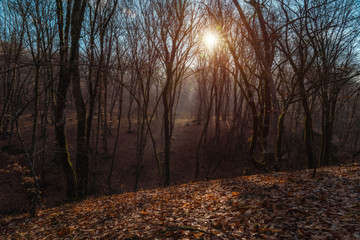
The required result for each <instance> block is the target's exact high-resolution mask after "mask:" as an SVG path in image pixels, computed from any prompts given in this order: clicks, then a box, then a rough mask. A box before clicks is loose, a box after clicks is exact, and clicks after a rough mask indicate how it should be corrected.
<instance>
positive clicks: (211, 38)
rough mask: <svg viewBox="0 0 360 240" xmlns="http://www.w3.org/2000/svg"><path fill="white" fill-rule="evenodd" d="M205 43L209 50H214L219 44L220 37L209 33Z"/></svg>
mask: <svg viewBox="0 0 360 240" xmlns="http://www.w3.org/2000/svg"><path fill="white" fill-rule="evenodd" d="M204 43H205V45H206V47H207V48H209V49H213V48H214V47H215V46H216V45H217V43H218V37H217V36H216V35H215V34H214V33H212V32H208V33H206V34H205V36H204Z"/></svg>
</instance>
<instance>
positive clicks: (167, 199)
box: [0, 163, 360, 239]
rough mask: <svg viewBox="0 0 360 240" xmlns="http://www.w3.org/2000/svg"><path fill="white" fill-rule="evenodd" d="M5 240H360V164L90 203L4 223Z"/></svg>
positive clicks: (1, 223)
mask: <svg viewBox="0 0 360 240" xmlns="http://www.w3.org/2000/svg"><path fill="white" fill-rule="evenodd" d="M0 238H1V239H360V164H359V163H354V164H346V165H341V166H334V167H326V168H322V169H318V173H317V175H316V176H315V177H312V171H309V170H302V171H293V172H278V173H269V174H258V175H250V176H243V177H237V178H227V179H222V180H211V181H203V182H195V183H189V184H183V185H178V186H171V187H167V188H157V189H153V190H142V191H139V192H131V193H124V194H119V195H111V196H103V197H100V198H89V199H87V200H84V201H81V202H76V203H69V204H66V205H62V206H59V207H55V208H51V209H45V210H40V211H39V212H38V213H37V217H35V218H32V219H29V218H28V215H26V214H24V215H16V216H14V215H13V216H7V217H4V218H2V219H1V220H0Z"/></svg>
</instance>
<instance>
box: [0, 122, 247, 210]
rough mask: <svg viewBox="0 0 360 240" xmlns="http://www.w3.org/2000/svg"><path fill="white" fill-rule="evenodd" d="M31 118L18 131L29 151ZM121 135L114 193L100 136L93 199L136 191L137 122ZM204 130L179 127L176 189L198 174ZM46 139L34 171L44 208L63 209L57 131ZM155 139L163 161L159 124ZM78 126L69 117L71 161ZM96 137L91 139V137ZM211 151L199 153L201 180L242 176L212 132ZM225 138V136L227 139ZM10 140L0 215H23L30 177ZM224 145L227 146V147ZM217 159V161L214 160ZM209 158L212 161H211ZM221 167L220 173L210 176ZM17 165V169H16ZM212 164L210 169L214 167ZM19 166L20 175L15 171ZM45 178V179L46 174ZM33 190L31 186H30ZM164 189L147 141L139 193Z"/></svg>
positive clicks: (194, 125)
mask: <svg viewBox="0 0 360 240" xmlns="http://www.w3.org/2000/svg"><path fill="white" fill-rule="evenodd" d="M30 119H31V116H30V115H29V116H27V115H25V116H24V117H23V119H22V124H21V127H20V130H21V134H22V135H23V138H24V139H25V141H26V142H27V144H28V146H29V144H30V140H31V122H30ZM121 123H122V124H121V129H120V135H119V142H118V147H117V149H116V154H115V158H114V168H113V173H112V177H111V188H112V190H111V191H110V189H109V188H108V184H107V179H108V176H109V172H110V166H111V161H112V160H111V158H110V157H108V155H106V154H104V153H103V151H102V149H103V147H102V144H101V143H102V140H101V139H102V137H101V136H100V137H99V147H98V149H99V151H98V152H92V154H91V157H90V162H89V165H90V166H89V191H90V194H91V195H104V194H112V193H121V192H129V191H133V190H134V184H135V171H136V140H137V134H136V122H134V123H133V131H132V132H131V133H128V132H127V130H128V123H127V121H126V120H124V119H123V120H122V122H121ZM116 125H117V123H116V122H112V123H111V129H110V130H111V131H109V133H110V134H109V136H107V138H106V139H107V141H108V146H109V153H110V154H111V153H112V152H113V146H114V142H115V136H116ZM202 128H203V125H202V124H199V123H198V122H195V121H192V120H189V119H182V120H178V121H177V122H176V126H175V129H174V134H173V138H172V151H171V154H172V155H171V157H172V159H171V174H172V176H171V177H172V184H180V183H186V182H191V181H193V180H194V174H195V153H196V148H197V145H198V141H199V136H200V133H201V131H202ZM47 131H48V134H47V136H48V137H46V139H42V138H39V139H38V149H39V151H40V152H39V154H38V155H39V158H38V159H37V160H36V162H35V169H36V172H37V174H38V176H39V177H41V183H42V207H51V206H55V205H58V204H61V203H63V202H64V200H65V191H66V189H65V187H66V185H65V178H64V175H63V172H62V168H61V166H60V164H59V163H56V162H55V161H54V149H55V142H54V136H53V132H54V126H53V125H51V124H49V126H48V128H47ZM153 131H154V132H153V133H154V136H155V138H156V144H157V151H158V152H159V156H160V158H163V157H164V156H163V154H162V147H163V146H162V142H161V139H162V132H161V121H160V120H159V121H158V122H155V123H154V130H153ZM74 132H76V121H73V120H72V119H71V118H69V119H68V120H67V137H68V142H69V150H70V155H71V157H72V159H73V160H74V156H75V147H76V146H75V142H76V134H73V133H74ZM94 136H95V133H94V134H93V137H94ZM208 139H209V141H208V142H209V144H207V145H208V147H205V148H202V149H201V159H200V160H201V161H200V178H199V179H209V178H210V179H211V178H224V177H232V176H239V175H241V174H242V173H243V171H244V166H245V162H244V159H246V158H245V156H244V157H243V158H242V157H241V156H230V155H229V154H227V152H226V151H228V150H227V149H220V148H219V149H217V150H216V151H217V153H215V152H214V149H212V147H210V145H211V139H212V133H211V131H209V133H208ZM224 139H226V136H225V137H224ZM44 140H46V143H47V147H46V149H45V151H46V152H45V154H46V157H45V160H44V162H42V160H41V158H40V156H41V154H42V150H41V146H42V144H43V141H44ZM8 142H9V136H4V135H3V136H2V138H1V139H0V149H2V151H1V152H0V169H2V170H0V171H2V172H1V173H0V194H1V198H0V215H4V214H9V213H20V212H24V211H27V209H28V208H29V206H30V205H29V204H30V202H31V197H30V196H31V194H30V190H29V186H28V185H29V183H24V178H25V179H26V177H29V176H30V175H29V173H28V172H27V166H28V164H27V162H26V160H25V157H24V154H23V151H22V148H21V145H20V142H19V141H18V138H17V136H16V135H15V134H14V136H13V141H12V145H11V147H10V148H8V147H7V145H8ZM223 145H224V144H223ZM212 155H213V156H212ZM215 155H216V157H214V156H215ZM209 159H210V160H211V161H212V162H211V161H209ZM217 163H219V164H218V165H219V167H218V168H217V170H216V171H214V172H213V173H211V171H209V173H208V174H207V172H208V169H209V166H210V167H211V169H213V168H214V166H216V165H217ZM14 164H15V165H14ZM211 164H212V165H211ZM17 165H19V166H20V167H21V169H22V171H19V170H17V169H16V168H17ZM42 173H43V174H42ZM30 185H31V184H30ZM159 186H161V181H160V177H159V174H158V169H157V164H156V161H155V157H154V150H153V146H152V143H151V140H150V138H149V139H148V141H147V147H146V149H145V154H144V160H143V164H142V168H141V172H140V179H139V185H138V189H151V188H156V187H159Z"/></svg>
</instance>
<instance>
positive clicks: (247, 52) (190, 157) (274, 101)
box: [0, 0, 360, 215]
mask: <svg viewBox="0 0 360 240" xmlns="http://www.w3.org/2000/svg"><path fill="white" fill-rule="evenodd" d="M0 12H1V14H0V86H1V88H0V89H1V93H0V135H1V140H0V145H1V147H2V152H1V153H0V156H1V162H0V169H1V175H0V180H1V186H0V188H1V190H0V192H1V198H0V199H1V202H0V211H1V214H8V213H14V212H20V211H24V210H27V209H31V215H35V212H36V209H37V208H38V207H39V204H43V205H45V206H52V205H54V204H59V203H62V202H63V201H64V200H65V199H67V200H74V199H81V198H84V197H86V196H89V195H93V194H110V193H119V192H123V191H136V190H138V189H139V188H153V187H156V186H169V185H171V184H177V183H182V182H189V181H193V180H199V179H210V178H224V177H231V176H239V175H243V174H250V173H256V172H264V171H280V170H294V169H304V168H309V169H313V174H314V175H315V174H316V169H317V168H318V167H322V166H327V165H331V164H336V163H340V162H343V161H353V160H354V159H355V158H356V157H357V154H358V153H359V143H358V138H359V131H360V126H359V122H360V121H359V118H360V111H359V107H358V104H359V96H360V94H359V89H360V85H359V82H358V76H359V73H360V72H359V70H358V69H359V55H358V54H359V46H358V44H359V31H360V29H359V27H358V26H359V21H360V18H359V13H360V12H359V2H358V1H356V0H345V1H344V0H332V1H326V0H296V1H293V0H292V1H290V0H271V1H270V0H268V1H261V0H250V1H244V2H243V1H241V2H239V1H237V0H232V1H228V0H225V1H216V0H198V1H190V0H179V1H170V0H169V1H161V0H155V1H147V0H144V1H141V0H138V1H137V0H132V1H131V0H89V1H86V0H68V1H62V0H56V1H55V0H44V1H40V0H24V1H20V0H8V1H1V3H0Z"/></svg>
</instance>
